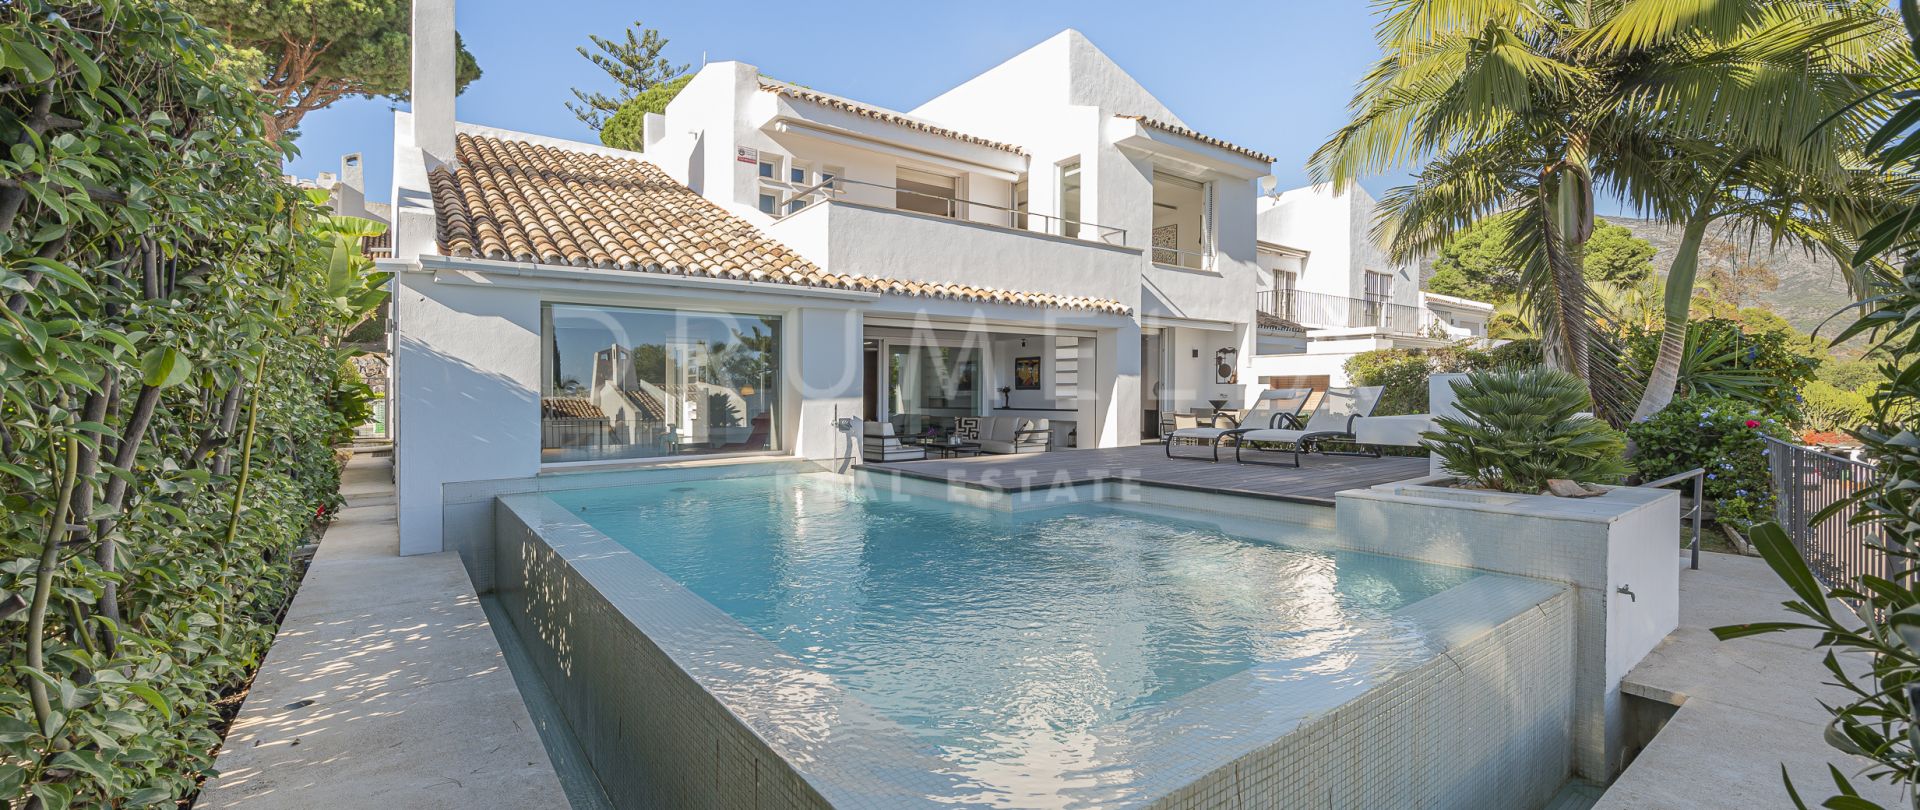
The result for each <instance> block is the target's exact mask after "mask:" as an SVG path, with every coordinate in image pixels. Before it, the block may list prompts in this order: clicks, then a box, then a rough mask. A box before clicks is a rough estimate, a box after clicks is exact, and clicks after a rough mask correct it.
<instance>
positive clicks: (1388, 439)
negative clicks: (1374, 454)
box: [1353, 413, 1433, 447]
mask: <svg viewBox="0 0 1920 810" xmlns="http://www.w3.org/2000/svg"><path fill="white" fill-rule="evenodd" d="M1432 429H1433V417H1432V416H1430V415H1428V414H1424V413H1420V414H1411V415H1408V416H1362V417H1360V418H1358V419H1355V420H1353V440H1354V441H1355V442H1356V443H1358V444H1386V445H1394V446H1398V447H1419V446H1420V442H1421V438H1420V434H1421V433H1423V432H1425V431H1428V430H1432Z"/></svg>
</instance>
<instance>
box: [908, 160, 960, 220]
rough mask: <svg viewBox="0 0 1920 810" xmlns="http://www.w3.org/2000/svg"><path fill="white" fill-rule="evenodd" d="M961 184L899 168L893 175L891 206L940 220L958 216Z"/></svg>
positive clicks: (954, 179) (946, 178) (942, 177)
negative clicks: (938, 217) (957, 208)
mask: <svg viewBox="0 0 1920 810" xmlns="http://www.w3.org/2000/svg"><path fill="white" fill-rule="evenodd" d="M959 185H960V181H959V180H958V179H956V178H952V177H946V176H944V175H938V174H934V173H933V172H923V171H920V170H918V169H909V168H907V167H905V166H901V167H900V168H899V169H898V170H897V171H896V173H895V174H894V192H893V197H894V201H893V204H894V207H895V208H898V209H900V210H902V211H918V212H920V213H922V214H934V215H937V216H943V217H952V216H959V212H958V211H956V210H955V205H954V200H956V199H958V198H959V196H960V194H959V191H958V189H959Z"/></svg>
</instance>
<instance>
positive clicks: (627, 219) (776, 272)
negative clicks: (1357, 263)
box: [432, 134, 1130, 314]
mask: <svg viewBox="0 0 1920 810" xmlns="http://www.w3.org/2000/svg"><path fill="white" fill-rule="evenodd" d="M454 155H455V158H456V165H457V166H458V169H456V170H448V169H446V168H444V167H443V168H439V169H435V170H434V171H433V174H432V185H433V201H434V212H435V214H436V216H437V217H438V219H439V226H440V240H439V241H440V250H441V252H442V253H444V254H446V255H448V256H463V257H477V258H483V259H499V260H510V261H522V262H538V263H540V264H550V265H558V266H566V267H593V268H599V269H609V270H631V271H638V272H647V273H671V274H675V275H688V276H701V277H708V278H728V279H740V280H746V281H759V282H773V283H779V284H792V285H795V286H802V287H827V288H832V289H840V290H860V291H866V292H880V293H890V294H895V295H917V296H926V297H930V298H946V299H953V300H959V301H973V302H982V303H985V302H994V303H1005V304H1019V305H1024V306H1032V307H1049V308H1056V309H1070V310H1091V311H1095V312H1107V313H1114V314H1126V313H1128V312H1129V311H1130V309H1129V308H1128V307H1127V306H1126V305H1125V304H1122V303H1120V302H1118V301H1114V300H1112V299H1107V298H1087V297H1080V296H1064V295H1052V294H1047V293H1028V292H1018V291H1012V290H999V289H994V288H990V287H974V286H970V285H965V284H941V283H930V282H915V281H903V280H899V279H891V278H873V277H867V276H858V275H853V276H849V275H840V274H837V273H827V272H824V271H822V270H821V269H820V268H819V267H818V266H817V265H815V264H814V263H813V262H810V261H807V260H806V259H805V258H803V257H802V256H800V254H798V253H795V252H793V251H792V250H791V249H789V248H788V247H787V246H786V245H783V244H781V243H779V242H777V241H775V240H773V239H771V238H769V237H768V236H766V235H765V234H763V233H761V232H760V230H759V229H758V228H755V227H754V226H753V224H752V223H749V222H747V221H746V220H745V219H742V218H740V217H738V216H735V215H733V214H732V213H730V212H728V211H727V210H726V209H724V208H721V207H720V206H719V205H716V204H714V203H713V202H712V201H710V200H708V199H706V198H705V197H702V196H700V195H699V194H695V193H694V192H693V190H692V189H689V188H687V187H686V186H683V185H681V184H680V183H679V182H677V181H675V180H674V179H673V178H672V177H669V176H667V173H666V172H664V171H661V170H660V168H659V167H657V166H655V165H653V164H651V163H648V162H646V161H644V160H639V159H636V158H624V157H615V156H611V155H603V154H597V153H590V152H578V151H573V150H569V149H559V148H556V147H552V146H544V145H535V144H531V143H527V142H525V141H516V140H508V139H503V138H493V137H485V136H475V135H465V134H463V135H460V136H459V137H458V139H457V142H456V146H455V150H454Z"/></svg>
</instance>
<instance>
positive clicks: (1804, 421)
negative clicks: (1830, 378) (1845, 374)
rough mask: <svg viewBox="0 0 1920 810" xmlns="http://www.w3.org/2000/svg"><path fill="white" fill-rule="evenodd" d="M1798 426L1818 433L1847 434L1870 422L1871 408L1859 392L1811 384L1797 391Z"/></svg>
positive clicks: (1820, 383)
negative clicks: (1839, 432)
mask: <svg viewBox="0 0 1920 810" xmlns="http://www.w3.org/2000/svg"><path fill="white" fill-rule="evenodd" d="M1800 398H1801V401H1800V414H1801V417H1800V426H1801V427H1805V428H1809V429H1812V430H1818V431H1847V430H1852V429H1854V428H1857V427H1859V426H1861V425H1864V424H1866V423H1867V420H1869V419H1872V418H1873V405H1872V404H1871V403H1869V402H1868V401H1867V395H1866V394H1864V393H1862V392H1860V391H1849V390H1846V389H1842V388H1835V387H1834V386H1832V385H1829V384H1828V383H1826V382H1823V381H1820V380H1814V381H1813V382H1810V383H1807V387H1805V388H1802V389H1800Z"/></svg>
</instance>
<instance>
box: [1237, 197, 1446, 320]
mask: <svg viewBox="0 0 1920 810" xmlns="http://www.w3.org/2000/svg"><path fill="white" fill-rule="evenodd" d="M1377 205H1378V203H1377V202H1376V201H1375V200H1374V198H1373V196H1372V195H1370V194H1368V193H1367V191H1366V189H1364V188H1361V187H1360V186H1358V185H1353V186H1350V187H1349V188H1347V189H1346V190H1344V191H1336V190H1335V189H1334V188H1333V187H1332V186H1331V185H1328V184H1321V185H1315V186H1306V187H1303V188H1296V189H1290V190H1288V191H1283V192H1281V193H1279V194H1278V195H1275V196H1272V197H1262V198H1260V202H1259V209H1258V210H1259V213H1258V218H1259V238H1260V239H1261V241H1265V242H1272V243H1275V244H1281V245H1286V246H1288V247H1293V248H1298V249H1300V250H1305V251H1307V252H1308V253H1309V254H1310V255H1311V257H1312V258H1311V259H1310V260H1309V261H1308V262H1307V265H1306V269H1305V271H1304V272H1303V273H1302V274H1301V276H1300V280H1299V289H1302V290H1307V291H1309V292H1316V293H1322V294H1326V295H1337V296H1341V297H1345V298H1362V297H1364V295H1365V293H1366V286H1365V284H1366V281H1365V273H1366V272H1367V271H1369V270H1371V271H1374V272H1381V273H1391V274H1392V275H1393V277H1394V281H1393V302H1394V303H1395V304H1399V305H1401V306H1408V307H1418V306H1421V300H1420V279H1419V277H1418V269H1417V268H1416V267H1415V266H1414V265H1413V263H1411V262H1404V263H1395V262H1393V261H1392V260H1391V259H1389V258H1388V256H1387V253H1386V251H1385V250H1383V249H1381V247H1380V245H1379V243H1378V242H1376V241H1375V240H1374V238H1373V226H1374V219H1375V216H1376V208H1377Z"/></svg>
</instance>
